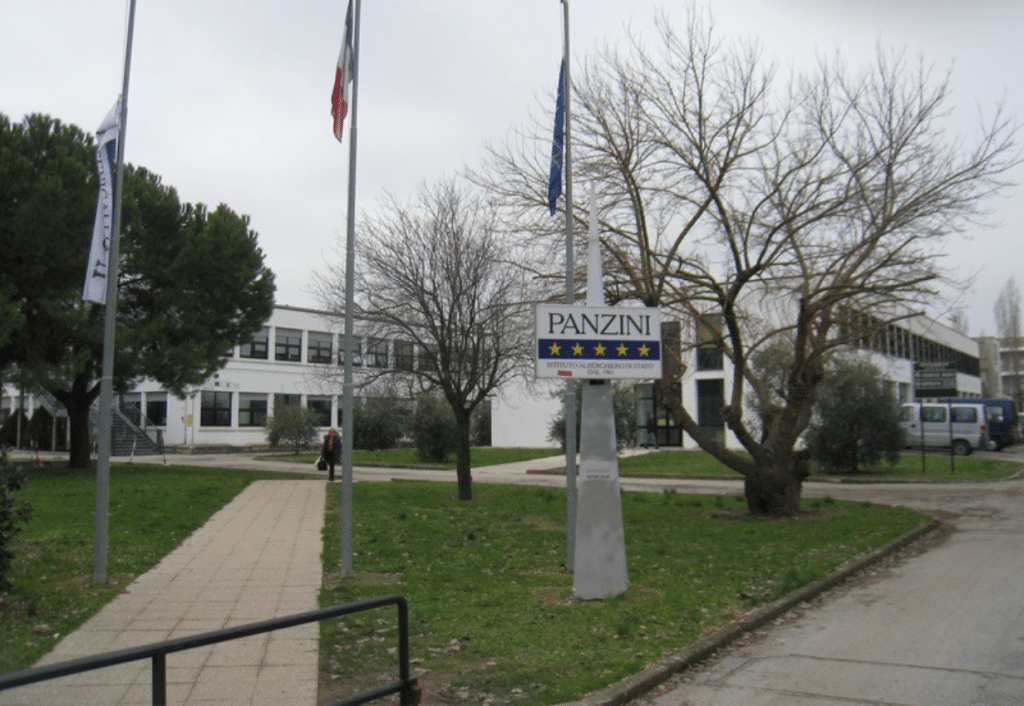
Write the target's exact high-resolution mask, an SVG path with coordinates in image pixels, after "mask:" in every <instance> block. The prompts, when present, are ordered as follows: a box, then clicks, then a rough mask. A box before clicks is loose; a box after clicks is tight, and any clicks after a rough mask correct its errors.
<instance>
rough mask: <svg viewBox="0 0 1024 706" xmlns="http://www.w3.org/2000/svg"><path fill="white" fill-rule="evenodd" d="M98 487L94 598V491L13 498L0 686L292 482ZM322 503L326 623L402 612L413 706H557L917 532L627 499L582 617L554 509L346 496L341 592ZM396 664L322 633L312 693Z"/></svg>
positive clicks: (50, 485)
mask: <svg viewBox="0 0 1024 706" xmlns="http://www.w3.org/2000/svg"><path fill="white" fill-rule="evenodd" d="M666 453H673V452H666ZM111 475H112V477H111V495H110V510H111V516H110V529H109V533H110V550H109V567H108V574H109V578H110V580H109V582H108V584H107V585H105V586H94V585H93V584H92V557H93V532H94V520H93V514H94V509H95V487H94V476H93V474H92V473H83V472H71V471H67V470H56V469H50V470H36V469H30V470H29V481H28V483H27V484H26V487H25V489H24V490H23V491H22V492H21V493H20V497H21V498H23V499H25V500H27V501H28V502H30V503H31V504H32V505H33V508H34V511H35V519H33V521H32V522H31V523H30V524H29V525H28V526H27V527H26V529H25V531H24V532H22V533H21V534H20V535H19V536H18V538H17V540H16V543H15V546H14V549H15V551H16V553H17V559H16V562H17V565H16V568H15V573H14V578H15V582H16V588H15V590H14V591H12V592H11V593H10V594H8V595H6V596H3V597H2V602H0V624H2V625H3V630H2V631H0V671H2V672H7V671H11V670H14V669H19V668H23V667H26V666H29V665H30V664H31V663H32V662H34V661H35V660H36V659H37V658H38V657H39V656H41V655H42V654H44V653H45V652H46V651H48V650H49V649H50V648H51V647H52V646H53V645H54V644H55V643H56V642H57V640H58V639H59V637H60V636H61V635H66V634H67V633H69V632H71V631H72V630H74V629H75V628H76V627H77V626H78V625H80V624H81V623H82V622H84V621H85V620H86V619H87V618H88V617H89V616H90V615H92V614H93V613H94V612H96V611H97V610H98V609H99V608H100V607H101V606H102V605H104V604H105V603H106V602H108V601H109V600H111V599H112V598H113V597H114V596H115V595H117V593H118V592H119V591H120V590H122V588H123V587H124V586H125V585H127V584H128V583H129V582H130V581H131V580H132V579H133V578H134V577H135V576H137V575H139V574H141V573H143V572H145V571H146V570H148V569H149V568H151V567H152V566H153V565H155V564H156V563H157V562H158V561H159V560H160V559H161V558H162V557H163V556H164V555H165V554H166V553H168V552H169V551H171V550H172V549H173V548H174V547H175V546H177V545H178V544H179V543H180V542H181V541H182V540H183V539H185V537H187V536H188V535H189V534H190V533H191V532H192V531H194V530H195V529H196V528H197V527H199V526H200V525H202V524H203V523H204V522H205V521H206V519H207V518H209V516H210V515H212V514H213V513H214V512H216V511H217V510H218V509H219V508H221V507H222V506H223V505H224V504H226V503H227V502H229V501H230V500H231V499H232V498H233V497H234V496H235V495H236V494H237V493H238V492H240V491H241V490H242V489H243V488H244V487H245V486H246V485H247V484H248V483H250V482H252V481H253V480H256V479H262V478H275V477H280V478H287V479H289V480H294V479H295V478H296V476H295V475H294V474H281V475H275V474H272V473H260V472H253V471H238V470H225V469H201V468H194V467H163V466H146V465H140V464H136V465H115V467H114V468H113V470H112V474H111ZM329 487H330V492H329V493H328V507H327V519H326V524H325V531H324V536H325V545H326V546H325V550H324V556H325V566H324V568H325V578H324V581H325V583H324V588H323V590H322V592H321V603H322V605H330V604H334V603H342V602H346V601H350V600H355V599H358V598H363V597H368V596H376V595H380V594H383V593H391V592H398V593H402V594H404V595H405V596H406V597H407V598H408V600H409V605H410V617H411V622H412V625H411V627H412V636H411V638H412V657H413V660H414V668H415V669H417V670H418V671H420V670H426V673H425V675H424V677H423V678H422V682H423V684H424V688H425V693H426V694H427V696H426V703H444V701H443V699H444V698H447V697H446V696H445V695H446V694H447V695H449V696H450V697H451V700H458V697H459V694H460V693H463V692H468V693H472V694H473V695H474V696H476V695H483V694H491V695H493V696H494V697H495V700H496V702H503V701H515V702H516V703H522V704H551V703H558V702H561V701H567V700H571V699H573V698H576V697H578V696H580V695H581V694H583V693H586V692H589V691H593V690H595V689H599V688H601V687H603V686H605V685H607V684H610V683H613V682H615V681H617V680H619V679H621V678H623V677H625V676H628V675H630V674H633V673H635V672H636V671H637V670H638V669H640V668H641V667H642V666H644V665H646V664H649V663H651V662H653V661H655V660H657V659H659V658H660V657H661V656H662V655H663V654H664V653H666V652H668V651H674V650H677V649H679V648H681V647H683V646H685V645H686V644H689V643H690V642H692V641H693V640H694V639H695V638H697V637H698V636H700V635H702V634H705V633H707V632H708V631H711V630H714V629H715V628H716V627H718V626H720V625H722V624H724V623H725V622H727V621H729V620H732V619H733V618H735V617H737V616H739V615H741V614H743V613H744V612H745V611H747V610H749V609H751V608H752V607H754V606H757V605H760V604H763V603H765V602H767V601H771V600H773V599H775V598H777V597H779V596H781V595H784V594H785V593H787V592H789V591H790V590H792V589H793V588H796V587H797V586H800V585H803V584H806V583H808V582H810V581H813V580H814V579H816V578H818V577H819V576H821V575H823V574H825V573H826V572H828V571H830V570H831V569H833V568H834V567H836V566H837V565H839V564H841V563H842V562H844V561H846V560H848V559H850V558H851V557H853V556H856V555H858V554H860V553H862V552H864V551H866V550H868V549H871V548H874V547H877V546H880V545H882V544H884V543H886V542H888V541H890V540H891V539H893V538H895V537H897V536H899V535H902V534H904V533H905V532H907V531H909V530H911V529H913V528H914V527H917V526H919V525H920V524H921V523H922V522H923V521H924V518H923V517H922V516H921V515H919V514H916V513H913V512H910V511H907V510H901V509H890V508H884V507H879V506H872V505H866V504H857V503H853V504H849V503H840V502H833V501H831V500H828V499H826V500H811V501H807V502H806V503H805V508H806V512H805V514H804V515H802V516H801V517H800V518H799V519H793V520H781V521H763V520H753V519H751V518H749V517H748V516H747V514H746V510H745V504H744V502H743V501H742V500H741V499H740V498H739V497H709V496H687V495H681V494H676V493H673V492H666V493H661V494H642V493H624V494H623V516H624V521H625V526H626V541H627V560H628V565H629V579H630V588H629V590H628V591H627V593H626V594H625V595H623V596H621V597H616V598H613V599H609V600H606V601H598V602H586V603H579V602H576V601H574V600H573V599H572V576H571V575H570V574H569V573H568V572H567V571H566V570H565V567H564V561H565V550H566V539H565V519H564V516H565V494H564V491H561V490H557V489H550V488H540V487H529V486H499V485H486V486H485V485H477V486H476V487H475V492H474V500H473V501H470V502H460V501H458V500H456V499H455V493H456V488H455V484H454V483H430V482H387V483H357V484H356V485H355V487H354V489H353V491H354V503H355V512H356V515H355V517H354V532H353V535H354V538H353V541H354V547H353V548H354V554H355V556H354V568H355V575H354V576H352V577H346V578H342V577H340V576H339V575H338V566H337V564H338V558H339V554H340V550H339V547H338V544H339V538H338V534H339V533H338V531H337V528H338V496H339V494H340V490H341V485H340V484H334V485H332V486H329ZM394 645H395V637H394V615H393V613H390V614H385V613H383V612H380V613H378V612H371V613H365V614H361V615H357V616H351V617H349V618H346V619H344V620H342V621H337V622H335V623H333V624H325V625H324V629H323V631H322V654H321V659H322V665H323V669H322V673H323V683H324V689H325V692H330V691H331V690H332V689H337V690H342V691H344V690H346V689H349V687H351V686H354V685H357V684H359V683H360V680H363V679H364V676H365V675H366V674H370V675H371V679H372V685H377V684H379V683H381V682H382V681H388V680H390V679H391V678H393V665H394V664H395V659H396V658H395V656H394V655H393V654H390V653H389V648H391V649H393V647H394ZM380 672H385V673H386V674H387V676H386V677H385V678H384V679H383V680H378V679H377V676H378V674H379V673H380ZM357 690H359V689H358V688H354V689H351V690H348V691H347V692H344V693H342V694H340V695H339V696H338V698H341V696H344V695H350V694H351V693H354V692H355V691H357ZM431 694H433V696H432V695H431Z"/></svg>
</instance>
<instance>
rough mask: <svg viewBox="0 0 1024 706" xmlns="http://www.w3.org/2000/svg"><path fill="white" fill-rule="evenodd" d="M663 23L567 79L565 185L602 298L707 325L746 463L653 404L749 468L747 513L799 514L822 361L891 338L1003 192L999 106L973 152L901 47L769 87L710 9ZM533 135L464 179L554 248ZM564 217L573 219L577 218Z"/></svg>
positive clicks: (667, 387)
mask: <svg viewBox="0 0 1024 706" xmlns="http://www.w3.org/2000/svg"><path fill="white" fill-rule="evenodd" d="M659 27H660V29H661V42H660V45H659V51H657V52H656V53H655V52H654V51H652V50H650V49H649V48H648V47H647V46H646V45H645V44H644V43H642V42H640V41H639V40H635V39H634V40H632V41H631V42H630V43H629V45H628V46H627V48H626V49H625V50H622V51H615V50H611V49H605V50H604V51H602V52H600V53H599V54H598V55H597V56H596V57H595V58H593V59H591V60H590V61H589V62H588V63H587V64H586V66H585V67H584V68H583V69H582V70H581V71H578V72H577V75H576V77H575V78H574V82H573V91H574V100H573V105H575V106H576V113H575V115H574V123H573V135H574V138H575V141H574V144H573V150H574V152H573V154H574V155H575V161H574V173H575V174H576V175H577V176H578V178H579V179H580V181H581V182H583V183H584V184H586V185H587V186H591V187H592V188H593V189H594V190H595V191H596V192H597V193H598V194H599V199H598V201H599V203H600V204H601V206H602V212H601V214H600V223H601V231H602V235H601V242H602V246H603V253H604V260H605V272H606V273H607V278H606V291H607V297H608V299H609V300H611V301H613V302H615V301H622V300H634V301H640V302H643V303H644V304H646V305H648V306H658V307H661V308H662V310H663V312H664V314H668V315H672V314H674V315H675V316H676V317H678V318H679V319H681V320H682V321H685V322H691V323H692V324H693V325H694V326H696V325H697V323H698V322H706V321H714V322H716V325H715V326H705V327H704V328H705V333H704V335H703V336H701V337H700V339H701V340H697V339H698V337H696V336H695V337H694V342H693V345H697V344H698V343H700V344H701V345H708V344H709V343H710V344H714V345H717V347H718V348H719V349H720V350H721V351H722V352H723V354H724V356H725V357H726V358H727V359H728V360H729V362H730V363H731V366H730V369H731V373H728V372H727V374H730V375H731V384H730V386H729V389H730V392H729V396H728V399H727V400H726V401H725V405H724V409H723V411H722V416H723V420H724V423H725V425H726V427H727V428H728V429H729V430H730V431H731V432H732V434H733V435H734V436H735V438H736V439H737V440H738V441H739V443H740V444H741V445H742V447H743V449H744V450H745V451H746V452H747V453H748V454H749V456H745V455H741V454H739V453H736V452H734V451H733V450H731V449H729V448H726V446H725V445H724V444H723V443H722V442H721V441H720V439H719V438H718V437H717V436H716V435H714V434H709V433H707V431H706V430H705V429H703V428H702V427H701V426H700V425H699V424H698V422H697V420H696V419H695V417H694V414H693V413H692V412H691V411H690V410H687V409H685V408H684V407H683V405H682V399H681V396H680V394H679V382H680V381H679V379H674V380H673V379H666V380H662V381H660V383H659V384H658V386H657V389H658V395H659V400H660V401H661V402H662V403H663V404H664V405H665V406H666V407H667V408H669V409H670V410H671V412H672V414H673V416H674V417H675V419H677V420H679V422H680V423H681V425H682V427H683V429H684V430H685V431H686V432H687V433H688V434H689V435H690V436H691V437H692V438H694V439H695V440H696V441H697V443H698V444H699V445H700V446H701V447H702V448H703V449H705V450H706V451H708V452H709V453H711V454H713V455H714V456H715V457H716V458H718V459H719V460H721V461H722V462H723V463H725V464H726V465H728V466H729V467H731V468H733V469H734V470H736V471H738V472H739V473H741V474H742V475H743V476H744V478H745V489H746V496H747V503H748V507H749V509H750V511H751V512H752V513H755V514H772V515H777V514H792V513H795V512H796V511H797V509H798V501H799V496H800V485H801V481H802V479H803V478H804V477H805V476H806V474H807V471H806V462H805V461H806V459H805V457H804V456H803V455H802V452H798V451H797V445H798V441H799V439H800V436H801V434H802V433H803V432H804V431H805V429H806V428H807V424H808V422H809V420H810V417H811V411H812V405H813V403H814V399H815V392H816V390H817V387H818V385H819V383H820V382H821V379H822V376H823V373H824V370H825V366H826V363H827V362H828V361H829V359H830V357H831V356H832V355H833V354H834V353H835V352H836V351H837V350H839V349H842V348H844V347H847V346H849V345H851V344H853V345H856V344H857V343H858V342H859V340H860V338H861V337H862V336H863V335H864V322H866V321H867V322H870V324H871V326H873V327H875V328H877V329H879V330H884V328H885V327H886V326H888V325H889V324H891V323H893V322H895V321H897V320H899V319H900V318H903V317H906V316H908V315H910V314H911V313H913V312H914V309H915V307H918V306H923V305H924V304H925V303H926V302H930V301H933V300H934V298H935V297H936V296H937V291H936V290H937V285H938V284H939V282H940V281H941V280H942V278H943V277H944V276H945V275H946V274H947V273H944V272H943V271H941V270H940V269H938V267H939V265H938V264H937V259H936V258H935V257H934V255H935V254H936V253H937V252H939V251H941V249H942V247H943V246H944V244H945V243H946V241H947V239H948V236H950V235H951V234H954V233H957V232H959V231H960V230H962V229H963V228H965V227H966V226H968V225H970V224H972V223H975V222H977V221H978V220H980V217H981V216H983V215H984V210H983V206H984V204H985V199H986V197H989V196H991V195H993V194H995V193H997V192H999V191H1000V190H1001V189H1002V188H1003V187H1005V186H1007V178H1006V174H1007V172H1008V171H1009V170H1010V169H1011V168H1012V167H1013V166H1014V165H1015V164H1016V163H1017V162H1018V161H1019V158H1018V155H1017V153H1016V148H1015V142H1014V140H1015V134H1016V126H1015V125H1014V124H1013V123H1012V122H1011V121H1010V120H1009V119H1007V118H1006V117H1005V116H1004V115H1003V113H1002V112H1001V111H997V112H996V115H995V118H994V119H993V120H992V121H991V123H989V124H987V125H985V126H983V127H982V130H981V133H980V137H979V138H978V139H977V140H976V142H975V143H974V144H973V145H971V146H966V145H965V144H964V143H963V142H962V141H961V140H960V139H959V138H950V137H947V136H946V135H945V133H944V119H945V117H946V113H947V112H948V106H947V103H948V97H949V96H948V94H949V89H948V84H947V81H946V80H945V78H943V77H939V78H938V79H935V78H934V77H933V76H932V75H931V73H930V71H929V69H928V67H927V66H926V65H924V64H923V63H918V64H914V63H911V62H909V61H908V60H907V59H906V57H904V56H903V55H902V54H899V53H896V54H893V53H887V52H883V51H881V50H880V51H879V53H878V57H877V61H876V63H875V64H874V65H873V66H872V67H870V68H868V69H866V70H864V71H863V72H861V73H859V74H856V75H854V74H851V73H850V72H848V71H847V70H846V69H845V68H844V67H843V64H842V62H841V61H839V60H838V59H836V60H832V61H826V60H822V61H821V62H820V63H819V65H818V66H817V68H816V69H815V71H814V72H812V73H810V74H805V75H798V76H796V77H795V78H794V79H793V80H791V81H790V83H789V84H788V85H786V86H782V85H780V84H779V82H778V80H777V78H776V74H775V70H774V67H773V65H772V64H770V63H766V62H765V61H764V60H763V59H762V57H761V55H760V53H759V51H758V50H757V48H756V47H755V46H751V45H747V44H740V45H728V44H725V43H723V42H720V41H719V40H718V39H717V38H716V37H715V36H714V32H713V26H712V23H711V21H710V19H708V18H707V17H704V16H702V15H700V14H698V13H696V12H691V14H690V15H689V18H688V24H687V27H686V33H685V34H683V35H680V34H677V33H676V32H675V30H674V29H673V28H672V27H671V26H669V24H668V22H667V21H666V20H665V19H664V18H660V20H659ZM531 136H534V137H535V139H536V140H537V141H538V142H539V144H540V145H543V144H544V142H545V140H544V129H543V123H541V124H540V126H538V127H537V128H534V131H533V132H532V133H524V134H523V135H522V137H523V138H524V139H522V140H520V141H519V142H517V143H512V142H510V143H509V144H506V145H504V146H502V147H497V148H493V149H492V151H491V160H490V161H489V163H488V164H487V165H486V166H485V168H484V169H483V170H481V171H480V172H479V173H477V174H475V175H474V179H475V180H476V181H477V182H478V183H480V184H482V185H485V186H487V187H488V188H489V189H491V191H492V193H494V194H495V195H496V196H497V197H498V198H499V199H501V201H502V203H503V204H505V209H506V210H505V211H504V213H505V216H506V219H507V220H508V221H509V222H511V223H515V224H517V225H518V226H519V228H520V230H521V233H522V236H521V237H523V238H526V237H528V236H531V235H533V236H535V237H539V238H548V239H549V242H550V238H552V237H557V233H556V232H555V228H556V227H557V224H555V223H552V222H551V221H550V220H548V219H547V218H546V214H545V212H544V211H543V209H542V206H543V203H544V195H543V193H542V188H541V187H542V185H543V183H544V176H543V175H544V163H543V159H542V155H543V150H542V148H541V147H540V146H539V145H538V144H537V143H536V142H534V143H533V144H531V140H530V137H531ZM527 146H529V149H531V150H535V151H536V153H537V156H536V157H533V156H529V155H525V154H523V153H522V151H523V149H524V148H526V147H527ZM574 215H575V216H576V217H577V219H578V222H579V223H580V226H581V227H583V224H584V223H585V221H586V219H587V217H588V216H587V214H586V213H585V212H584V209H582V208H577V209H576V212H575V214H574ZM552 276H553V277H554V276H555V274H554V270H552ZM853 322H857V325H851V324H852V323H853ZM709 331H710V332H711V333H710V337H711V340H709V338H708V336H709V334H708V332H709ZM773 347H774V348H775V349H777V350H783V351H785V358H784V360H782V361H779V362H781V363H782V364H783V367H782V374H781V376H777V375H772V376H769V377H762V376H760V375H758V373H757V371H756V370H754V369H752V367H751V365H750V364H749V363H750V361H751V359H752V356H755V355H757V354H758V352H759V351H761V350H765V349H770V348H773ZM750 398H753V399H754V400H755V401H756V404H750V403H749V401H750ZM752 410H757V412H753V411H752Z"/></svg>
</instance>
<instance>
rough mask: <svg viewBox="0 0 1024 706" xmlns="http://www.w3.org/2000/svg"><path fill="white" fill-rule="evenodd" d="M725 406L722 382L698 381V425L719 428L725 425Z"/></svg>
mask: <svg viewBox="0 0 1024 706" xmlns="http://www.w3.org/2000/svg"><path fill="white" fill-rule="evenodd" d="M724 404H725V394H724V383H723V381H722V380H698V381H697V424H699V425H700V426H702V427H715V428H719V427H722V426H723V425H724V421H723V420H722V407H723V406H724Z"/></svg>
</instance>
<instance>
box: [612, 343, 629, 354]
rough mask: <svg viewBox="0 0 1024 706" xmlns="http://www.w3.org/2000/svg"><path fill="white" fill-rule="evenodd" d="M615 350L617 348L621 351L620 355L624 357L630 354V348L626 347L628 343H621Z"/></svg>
mask: <svg viewBox="0 0 1024 706" xmlns="http://www.w3.org/2000/svg"><path fill="white" fill-rule="evenodd" d="M615 350H617V351H618V352H619V356H620V357H624V356H626V355H628V354H629V349H628V348H626V344H625V343H620V344H619V347H618V348H616V349H615Z"/></svg>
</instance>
